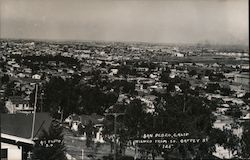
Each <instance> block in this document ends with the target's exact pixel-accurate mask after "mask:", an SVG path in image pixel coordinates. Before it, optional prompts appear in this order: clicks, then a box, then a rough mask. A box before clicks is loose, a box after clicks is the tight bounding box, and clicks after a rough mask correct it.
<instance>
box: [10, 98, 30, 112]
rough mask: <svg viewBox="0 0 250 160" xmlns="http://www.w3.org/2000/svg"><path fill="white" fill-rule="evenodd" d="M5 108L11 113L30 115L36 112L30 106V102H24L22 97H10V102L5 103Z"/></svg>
mask: <svg viewBox="0 0 250 160" xmlns="http://www.w3.org/2000/svg"><path fill="white" fill-rule="evenodd" d="M5 107H6V108H7V109H8V111H9V113H16V112H23V113H28V112H32V111H33V110H34V109H33V107H31V106H30V105H29V101H28V100H24V99H23V98H22V97H20V96H13V97H10V98H9V99H8V101H6V102H5Z"/></svg>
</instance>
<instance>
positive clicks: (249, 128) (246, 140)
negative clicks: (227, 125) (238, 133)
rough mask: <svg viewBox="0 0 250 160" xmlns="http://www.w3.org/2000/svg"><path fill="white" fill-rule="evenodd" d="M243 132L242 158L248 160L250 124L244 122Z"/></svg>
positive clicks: (249, 154) (249, 153) (249, 152)
mask: <svg viewBox="0 0 250 160" xmlns="http://www.w3.org/2000/svg"><path fill="white" fill-rule="evenodd" d="M243 127H244V131H243V135H242V140H241V145H242V157H243V158H246V159H249V158H250V123H249V122H245V123H244V125H243Z"/></svg>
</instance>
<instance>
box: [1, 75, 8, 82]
mask: <svg viewBox="0 0 250 160" xmlns="http://www.w3.org/2000/svg"><path fill="white" fill-rule="evenodd" d="M9 80H10V77H9V76H8V75H7V74H4V75H3V77H2V78H1V82H2V83H3V84H5V83H8V82H9Z"/></svg>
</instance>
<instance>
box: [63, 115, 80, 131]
mask: <svg viewBox="0 0 250 160" xmlns="http://www.w3.org/2000/svg"><path fill="white" fill-rule="evenodd" d="M64 122H65V123H67V124H68V125H69V128H70V129H72V130H74V131H78V125H79V124H80V123H81V118H80V116H79V115H77V114H71V115H69V116H68V117H67V118H66V119H65V121H64Z"/></svg>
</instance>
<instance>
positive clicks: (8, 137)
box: [1, 133, 35, 145]
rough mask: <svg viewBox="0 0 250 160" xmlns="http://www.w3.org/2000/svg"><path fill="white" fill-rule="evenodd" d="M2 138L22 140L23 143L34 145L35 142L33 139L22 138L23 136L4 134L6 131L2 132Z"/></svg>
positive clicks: (15, 140)
mask: <svg viewBox="0 0 250 160" xmlns="http://www.w3.org/2000/svg"><path fill="white" fill-rule="evenodd" d="M1 139H7V140H11V141H14V142H16V143H18V142H19V143H20V142H21V143H25V144H32V145H33V144H35V143H34V141H33V140H31V139H27V138H21V137H17V136H12V135H8V134H4V133H1ZM3 141H4V140H3Z"/></svg>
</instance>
